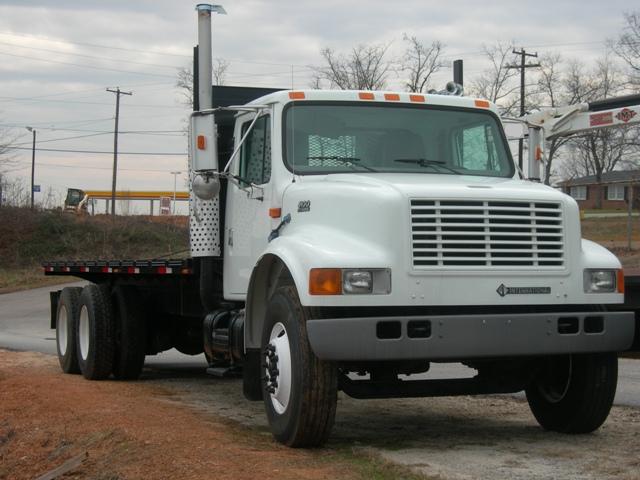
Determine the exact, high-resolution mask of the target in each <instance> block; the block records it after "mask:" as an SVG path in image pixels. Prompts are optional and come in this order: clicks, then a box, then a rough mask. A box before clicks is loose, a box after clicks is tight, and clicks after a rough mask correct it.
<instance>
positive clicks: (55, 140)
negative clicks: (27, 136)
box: [14, 132, 112, 145]
mask: <svg viewBox="0 0 640 480" xmlns="http://www.w3.org/2000/svg"><path fill="white" fill-rule="evenodd" d="M109 133H112V132H100V133H90V134H87V135H75V136H73V137H64V138H51V139H49V140H38V144H40V143H46V142H61V141H63V140H75V139H77V138H87V137H97V136H99V135H107V134H109ZM30 143H31V142H21V143H16V144H14V145H29V144H30Z"/></svg>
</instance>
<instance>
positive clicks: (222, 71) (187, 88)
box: [176, 58, 231, 106]
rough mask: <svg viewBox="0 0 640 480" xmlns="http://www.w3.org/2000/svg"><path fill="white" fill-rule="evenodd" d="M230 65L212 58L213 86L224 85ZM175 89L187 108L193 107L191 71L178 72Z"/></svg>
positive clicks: (187, 69)
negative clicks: (177, 89) (176, 88)
mask: <svg viewBox="0 0 640 480" xmlns="http://www.w3.org/2000/svg"><path fill="white" fill-rule="evenodd" d="M230 66H231V63H229V61H227V60H225V59H224V58H214V59H213V65H212V71H211V74H212V77H213V85H224V84H225V83H226V81H227V71H228V70H229V67H230ZM176 87H178V88H179V89H180V90H179V91H180V94H181V95H182V97H183V98H184V104H185V105H188V106H192V105H193V71H192V70H191V68H190V67H186V68H181V69H179V70H178V79H177V80H176Z"/></svg>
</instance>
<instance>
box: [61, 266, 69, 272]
mask: <svg viewBox="0 0 640 480" xmlns="http://www.w3.org/2000/svg"><path fill="white" fill-rule="evenodd" d="M62 271H63V272H70V271H71V269H70V268H69V267H62Z"/></svg>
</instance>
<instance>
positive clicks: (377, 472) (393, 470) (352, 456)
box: [337, 448, 440, 480]
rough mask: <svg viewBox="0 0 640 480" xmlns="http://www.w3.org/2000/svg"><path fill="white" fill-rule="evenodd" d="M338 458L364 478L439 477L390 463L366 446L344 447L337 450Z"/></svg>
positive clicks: (418, 479)
mask: <svg viewBox="0 0 640 480" xmlns="http://www.w3.org/2000/svg"><path fill="white" fill-rule="evenodd" d="M337 455H338V457H339V458H342V459H343V460H344V461H346V462H347V463H349V464H351V465H352V466H353V468H354V470H356V471H357V472H358V474H359V476H361V478H363V480H364V479H366V480H430V479H436V478H440V477H430V476H425V475H423V474H420V473H416V472H414V471H413V470H411V469H410V468H408V467H406V466H403V465H398V464H396V463H392V462H390V461H387V460H385V459H383V458H382V457H380V455H379V454H378V453H376V452H375V451H374V450H370V449H366V448H344V449H341V450H338V451H337Z"/></svg>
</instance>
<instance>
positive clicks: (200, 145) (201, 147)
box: [198, 135, 207, 150]
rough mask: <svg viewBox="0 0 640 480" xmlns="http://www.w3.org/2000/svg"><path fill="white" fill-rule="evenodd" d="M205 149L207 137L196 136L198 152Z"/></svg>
mask: <svg viewBox="0 0 640 480" xmlns="http://www.w3.org/2000/svg"><path fill="white" fill-rule="evenodd" d="M206 148H207V137H205V136H204V135H198V150H204V149H206Z"/></svg>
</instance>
